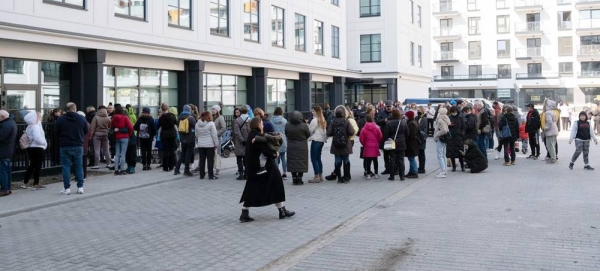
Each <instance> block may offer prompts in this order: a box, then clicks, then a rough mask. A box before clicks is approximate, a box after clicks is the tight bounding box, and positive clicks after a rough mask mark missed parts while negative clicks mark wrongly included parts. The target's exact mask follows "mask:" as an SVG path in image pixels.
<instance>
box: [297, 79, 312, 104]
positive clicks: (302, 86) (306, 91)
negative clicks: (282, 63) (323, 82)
mask: <svg viewBox="0 0 600 271" xmlns="http://www.w3.org/2000/svg"><path fill="white" fill-rule="evenodd" d="M311 81H312V74H310V73H300V80H299V81H298V86H299V87H298V88H296V110H298V111H300V112H310V109H311V108H310V107H311V103H312V101H311V99H310V98H311V89H310V87H311Z"/></svg>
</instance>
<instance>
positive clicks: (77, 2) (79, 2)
mask: <svg viewBox="0 0 600 271" xmlns="http://www.w3.org/2000/svg"><path fill="white" fill-rule="evenodd" d="M44 2H45V3H59V4H64V5H65V6H70V7H74V8H81V9H84V8H85V0H44Z"/></svg>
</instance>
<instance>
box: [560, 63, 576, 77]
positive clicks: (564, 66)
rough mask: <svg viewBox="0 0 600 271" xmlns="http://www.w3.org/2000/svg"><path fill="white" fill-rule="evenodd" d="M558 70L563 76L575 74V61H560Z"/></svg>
mask: <svg viewBox="0 0 600 271" xmlns="http://www.w3.org/2000/svg"><path fill="white" fill-rule="evenodd" d="M558 70H559V73H560V76H561V77H571V76H573V62H560V63H558Z"/></svg>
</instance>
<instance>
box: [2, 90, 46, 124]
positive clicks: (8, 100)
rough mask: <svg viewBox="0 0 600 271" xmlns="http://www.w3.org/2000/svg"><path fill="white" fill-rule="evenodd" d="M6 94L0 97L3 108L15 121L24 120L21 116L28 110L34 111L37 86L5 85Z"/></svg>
mask: <svg viewBox="0 0 600 271" xmlns="http://www.w3.org/2000/svg"><path fill="white" fill-rule="evenodd" d="M5 89H6V96H4V97H2V104H3V108H5V109H6V110H7V111H8V112H9V113H10V114H11V115H12V116H14V118H15V121H17V122H19V121H24V120H23V118H24V117H25V115H27V113H29V112H30V111H35V109H36V106H37V102H38V101H37V100H38V99H37V98H38V97H37V96H38V95H37V93H38V91H37V88H36V87H35V86H34V87H32V86H18V85H5Z"/></svg>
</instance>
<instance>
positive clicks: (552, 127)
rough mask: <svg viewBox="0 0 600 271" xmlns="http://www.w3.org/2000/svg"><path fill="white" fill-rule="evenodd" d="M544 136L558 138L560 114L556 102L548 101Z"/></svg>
mask: <svg viewBox="0 0 600 271" xmlns="http://www.w3.org/2000/svg"><path fill="white" fill-rule="evenodd" d="M544 116H545V119H544V122H543V123H544V128H543V129H544V134H545V136H556V135H558V124H557V122H558V118H559V113H558V112H557V110H556V102H555V101H553V100H548V101H547V102H546V111H545V112H544Z"/></svg>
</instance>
